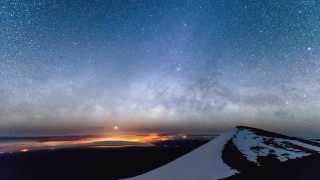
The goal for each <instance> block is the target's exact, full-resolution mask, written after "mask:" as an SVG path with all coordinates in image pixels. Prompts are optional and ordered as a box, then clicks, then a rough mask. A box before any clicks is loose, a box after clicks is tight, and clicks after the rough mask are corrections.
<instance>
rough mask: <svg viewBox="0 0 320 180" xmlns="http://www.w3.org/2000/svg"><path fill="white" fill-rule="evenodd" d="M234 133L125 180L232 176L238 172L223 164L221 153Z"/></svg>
mask: <svg viewBox="0 0 320 180" xmlns="http://www.w3.org/2000/svg"><path fill="white" fill-rule="evenodd" d="M235 132H236V129H235V130H232V131H229V132H227V133H224V134H222V135H220V136H218V137H217V138H215V139H213V140H212V141H210V142H209V143H207V144H205V145H203V146H201V147H199V148H197V149H196V150H194V151H192V152H191V153H188V154H186V155H184V156H182V157H181V158H178V159H177V160H175V161H173V162H170V163H169V164H167V165H164V166H162V167H160V168H158V169H155V170H153V171H150V172H148V173H145V174H143V175H140V176H136V177H133V178H129V179H127V180H195V179H199V180H200V179H203V180H207V179H208V180H209V179H210V180H215V179H221V178H225V177H229V176H231V175H234V174H235V173H237V172H238V171H236V170H234V169H231V168H230V167H229V166H228V165H226V164H225V163H224V162H223V160H222V151H223V148H224V145H225V144H226V143H227V142H228V140H230V139H231V137H232V136H233V135H235Z"/></svg>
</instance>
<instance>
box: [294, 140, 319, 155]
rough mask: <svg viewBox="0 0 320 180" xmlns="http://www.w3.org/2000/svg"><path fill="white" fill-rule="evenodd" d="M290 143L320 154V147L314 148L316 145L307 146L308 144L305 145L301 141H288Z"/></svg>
mask: <svg viewBox="0 0 320 180" xmlns="http://www.w3.org/2000/svg"><path fill="white" fill-rule="evenodd" d="M288 142H289V143H292V144H294V145H297V146H301V147H303V148H306V149H311V150H313V151H317V152H318V153H319V152H320V146H314V145H311V144H307V143H304V142H301V141H296V140H288Z"/></svg>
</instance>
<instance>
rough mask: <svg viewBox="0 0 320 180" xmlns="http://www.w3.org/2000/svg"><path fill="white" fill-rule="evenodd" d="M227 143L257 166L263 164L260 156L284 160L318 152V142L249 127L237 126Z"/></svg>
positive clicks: (319, 150) (319, 148) (319, 145)
mask: <svg viewBox="0 0 320 180" xmlns="http://www.w3.org/2000/svg"><path fill="white" fill-rule="evenodd" d="M229 143H232V144H233V146H234V147H236V149H237V150H238V151H240V153H241V155H242V156H244V157H245V159H246V160H247V161H249V162H251V163H254V164H255V165H257V166H261V165H264V162H265V161H262V160H260V161H259V159H262V158H264V159H265V158H267V160H269V162H270V160H274V161H279V162H285V161H287V160H292V159H297V158H302V157H306V156H310V155H312V154H314V153H318V152H320V144H318V143H315V142H311V141H308V140H303V139H299V138H294V137H289V136H285V135H281V134H277V133H272V132H268V131H264V130H259V129H255V128H249V127H237V128H236V133H235V134H234V135H233V137H232V138H231V140H230V141H229ZM227 151H228V149H225V152H227ZM225 156H227V154H226V155H225Z"/></svg>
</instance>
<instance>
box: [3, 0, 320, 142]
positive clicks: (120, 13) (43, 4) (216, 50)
mask: <svg viewBox="0 0 320 180" xmlns="http://www.w3.org/2000/svg"><path fill="white" fill-rule="evenodd" d="M0 44H1V45H0V99H1V103H0V129H1V133H0V134H14V135H19V134H43V133H46V132H49V130H50V133H55V134H59V133H62V132H70V133H76V132H87V131H90V132H92V131H95V129H99V128H102V129H104V128H105V129H108V127H112V126H113V125H114V124H121V126H125V127H127V128H129V129H130V128H133V129H134V128H137V127H139V128H140V129H144V128H146V129H148V128H154V129H157V128H158V129H161V128H164V129H165V128H177V129H179V128H182V129H183V128H188V129H210V128H212V129H219V128H228V127H231V126H234V125H237V124H246V125H255V126H259V127H266V128H274V129H278V130H281V131H290V132H295V130H296V133H298V131H299V132H300V131H301V132H303V133H306V135H310V136H311V135H314V134H316V133H317V129H319V128H320V120H319V118H320V111H319V110H320V93H319V92H320V78H319V77H320V60H319V58H320V46H319V45H320V2H318V1H315V0H304V1H287V0H275V1H273V0H272V1H257V2H255V1H245V0H226V1H222V0H217V1H206V0H203V1H198V0H193V1H192V0H188V1H166V0H161V1H160V0H158V1H154V0H148V1H142V0H128V1H122V0H119V1H112V0H110V1H103V0H101V1H100V0H95V1H85V0H79V1H58V0H57V1H54V0H51V1H50V0H47V1H42V0H37V1H36V0H33V1H24V0H2V1H1V2H0ZM318 135H320V134H318Z"/></svg>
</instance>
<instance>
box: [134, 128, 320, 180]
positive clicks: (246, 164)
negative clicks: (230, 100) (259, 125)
mask: <svg viewBox="0 0 320 180" xmlns="http://www.w3.org/2000/svg"><path fill="white" fill-rule="evenodd" d="M319 152H320V144H318V143H316V142H313V141H308V140H304V139H299V138H295V137H289V136H285V135H281V134H277V133H272V132H268V131H264V130H260V129H255V128H250V127H243V126H239V127H237V128H235V129H233V130H231V131H229V132H227V133H224V134H222V135H221V136H219V137H218V138H216V139H214V140H212V141H211V142H209V143H207V144H205V145H203V146H201V147H199V148H198V149H196V150H194V151H192V152H191V153H189V154H187V155H185V156H183V157H181V158H179V159H177V160H175V161H173V162H171V163H169V164H167V165H164V166H162V167H160V168H158V169H156V170H153V171H150V172H148V173H146V174H143V175H140V176H137V177H134V178H131V180H149V179H150V180H160V179H161V180H180V179H181V180H188V179H189V180H197V179H202V180H206V179H210V180H214V179H223V178H225V179H230V180H231V179H232V180H233V179H256V178H257V177H259V174H261V175H262V176H263V175H264V176H263V177H270V178H275V177H286V178H289V177H291V178H290V179H295V178H296V179H298V177H299V178H300V177H301V176H300V174H301V173H300V172H299V170H303V168H302V167H301V168H299V164H301V165H302V164H304V165H309V166H310V164H314V165H313V166H312V167H318V166H319V165H320V158H319V157H320V155H319ZM310 157H312V158H310ZM312 167H309V168H308V170H310V171H312V172H309V171H308V173H307V174H309V175H310V174H312V177H320V174H318V173H317V171H313V169H315V168H312ZM292 170H295V172H296V173H299V174H298V175H299V176H298V175H295V176H294V177H292V176H291V175H290V174H294V173H291V171H292ZM303 171H305V170H303ZM257 172H259V173H258V174H257ZM304 174H306V173H304ZM317 174H318V175H317ZM273 175H274V176H273ZM304 176H305V175H303V176H302V177H304ZM259 178H260V179H262V177H259ZM308 178H309V179H312V178H310V177H308Z"/></svg>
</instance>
